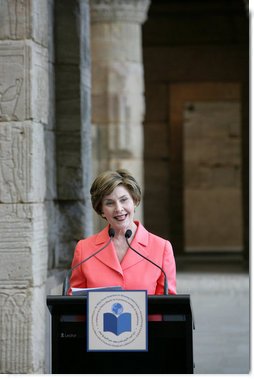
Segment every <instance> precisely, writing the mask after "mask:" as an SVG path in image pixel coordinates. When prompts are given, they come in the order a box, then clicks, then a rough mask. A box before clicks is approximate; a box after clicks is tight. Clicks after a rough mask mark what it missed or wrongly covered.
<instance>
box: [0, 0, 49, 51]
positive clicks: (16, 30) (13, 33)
mask: <svg viewBox="0 0 254 379" xmlns="http://www.w3.org/2000/svg"><path fill="white" fill-rule="evenodd" d="M0 14H1V15H4V17H1V22H0V39H6V40H7V39H11V40H15V39H17V40H18V39H33V40H34V41H36V42H37V43H40V44H41V45H43V46H47V43H48V25H47V20H48V17H47V14H48V4H47V1H45V0H22V1H19V0H12V1H1V2H0Z"/></svg>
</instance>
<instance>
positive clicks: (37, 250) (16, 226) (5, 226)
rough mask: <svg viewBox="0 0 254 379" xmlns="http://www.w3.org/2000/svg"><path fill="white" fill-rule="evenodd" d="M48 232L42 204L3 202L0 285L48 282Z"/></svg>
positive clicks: (38, 284)
mask: <svg viewBox="0 0 254 379" xmlns="http://www.w3.org/2000/svg"><path fill="white" fill-rule="evenodd" d="M46 235H47V233H46V217H45V209H44V205H43V204H0V236H1V239H0V261H1V265H0V288H6V287H7V288H8V287H9V286H11V287H12V286H14V287H15V286H17V287H18V288H26V287H30V286H40V285H42V284H43V283H44V282H45V280H46V270H47V240H46Z"/></svg>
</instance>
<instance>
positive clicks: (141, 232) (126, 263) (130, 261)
mask: <svg viewBox="0 0 254 379" xmlns="http://www.w3.org/2000/svg"><path fill="white" fill-rule="evenodd" d="M147 245H148V232H147V230H146V229H145V228H144V227H143V225H142V224H140V223H138V229H137V231H136V234H135V237H134V238H133V240H132V243H131V247H132V248H133V249H135V250H137V252H138V253H140V254H142V255H143V256H144V257H147V256H148V255H149V253H148V251H147ZM144 259H145V258H143V257H141V256H140V255H138V254H137V253H136V252H135V251H133V250H131V249H130V248H129V249H128V251H127V253H126V255H125V257H124V258H123V260H122V263H121V266H122V269H123V270H126V269H128V268H129V267H131V266H133V265H135V264H137V263H139V262H140V261H142V260H144Z"/></svg>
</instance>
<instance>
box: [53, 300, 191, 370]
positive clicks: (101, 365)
mask: <svg viewBox="0 0 254 379" xmlns="http://www.w3.org/2000/svg"><path fill="white" fill-rule="evenodd" d="M86 300H87V298H86V297H85V296H56V295H48V296H47V306H48V309H49V311H50V313H51V371H52V373H53V374H84V373H90V374H100V373H104V374H130V373H132V374H146V373H148V374H192V373H193V369H194V364H193V317H192V309H191V302H190V295H168V296H166V295H158V296H155V295H149V296H148V320H149V316H151V315H158V314H159V315H162V320H161V321H148V351H147V352H131V351H130V352H126V351H125V352H121V351H119V352H118V351H113V352H112V351H111V352H87V349H86Z"/></svg>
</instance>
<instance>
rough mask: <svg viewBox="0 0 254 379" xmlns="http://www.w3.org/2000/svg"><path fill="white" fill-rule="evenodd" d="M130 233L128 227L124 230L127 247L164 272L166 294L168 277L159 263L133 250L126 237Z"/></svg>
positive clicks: (165, 293)
mask: <svg viewBox="0 0 254 379" xmlns="http://www.w3.org/2000/svg"><path fill="white" fill-rule="evenodd" d="M131 235H132V231H131V230H130V229H127V230H126V232H125V235H124V236H125V239H126V242H127V245H128V246H129V248H130V249H131V250H133V251H134V252H135V253H137V254H138V255H140V256H141V257H142V258H144V259H146V260H147V261H148V262H150V263H152V264H153V265H154V266H156V267H158V268H159V269H160V270H161V271H162V272H163V274H164V295H168V278H167V275H166V273H165V271H164V270H163V268H162V267H160V266H159V265H157V264H156V263H155V262H153V261H151V259H149V258H147V257H145V256H144V255H142V254H141V253H139V252H138V251H137V250H135V249H134V248H133V247H132V246H131V245H130V244H129V241H128V239H129V238H130V237H131Z"/></svg>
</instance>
